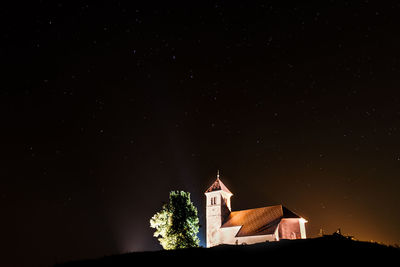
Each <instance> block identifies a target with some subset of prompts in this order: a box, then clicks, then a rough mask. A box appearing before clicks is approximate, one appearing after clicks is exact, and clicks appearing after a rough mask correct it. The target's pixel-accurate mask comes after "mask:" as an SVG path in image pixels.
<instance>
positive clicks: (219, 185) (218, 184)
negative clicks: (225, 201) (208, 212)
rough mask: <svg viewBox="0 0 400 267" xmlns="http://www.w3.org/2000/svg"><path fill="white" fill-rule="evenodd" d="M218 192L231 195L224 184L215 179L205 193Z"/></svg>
mask: <svg viewBox="0 0 400 267" xmlns="http://www.w3.org/2000/svg"><path fill="white" fill-rule="evenodd" d="M218 190H222V191H225V192H226V193H229V194H231V195H233V194H232V192H231V191H229V189H228V188H227V187H226V186H225V185H224V183H223V182H222V181H221V180H220V179H219V178H217V180H215V182H214V183H213V184H212V185H211V186H210V187H209V188H208V189H207V191H206V193H209V192H212V191H218Z"/></svg>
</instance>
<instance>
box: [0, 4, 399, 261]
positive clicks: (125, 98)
mask: <svg viewBox="0 0 400 267" xmlns="http://www.w3.org/2000/svg"><path fill="white" fill-rule="evenodd" d="M135 2H139V1H126V2H124V1H80V3H76V2H74V3H72V1H29V4H28V3H25V4H24V3H23V2H18V3H14V4H7V5H3V6H2V7H1V8H0V20H1V31H0V36H1V37H0V38H1V42H0V48H1V49H0V57H1V58H0V60H1V65H2V69H3V70H2V71H1V73H2V75H1V80H2V82H1V86H0V88H1V90H0V118H1V132H0V136H1V139H0V140H1V152H0V155H1V173H0V175H1V178H0V210H1V217H0V218H1V219H0V229H1V245H0V246H1V248H0V249H1V251H2V254H3V255H2V257H1V261H4V262H5V264H11V263H15V264H18V265H24V264H25V265H42V264H45V265H46V264H54V263H56V262H63V261H67V260H73V259H82V258H92V257H101V256H103V255H110V254H116V253H122V252H127V251H142V250H159V249H161V246H160V245H159V243H158V241H157V239H156V238H154V237H153V236H152V234H153V232H154V229H151V228H150V224H149V219H150V218H151V217H152V215H153V214H154V213H155V212H157V211H158V210H159V209H160V208H161V205H162V203H163V202H166V201H167V200H168V194H169V191H170V190H186V191H189V192H191V195H192V200H193V202H194V204H195V205H196V206H197V208H198V210H199V216H200V222H201V225H202V228H201V230H200V234H199V236H200V239H201V242H202V243H201V244H202V245H204V242H205V237H204V228H205V220H204V219H205V217H204V216H205V196H204V191H205V190H206V189H207V188H208V187H209V186H210V185H211V184H212V182H214V180H215V179H216V173H217V170H218V169H219V170H220V172H221V180H222V181H223V182H224V184H225V185H226V186H227V187H228V188H229V189H230V190H231V191H232V192H233V194H234V196H233V197H232V208H233V210H240V209H248V208H256V207H263V206H268V205H275V204H283V205H285V206H287V207H288V208H289V209H291V210H293V211H294V212H296V213H298V214H299V215H301V216H303V217H304V218H306V219H307V220H308V221H309V223H308V225H307V234H308V236H309V237H316V236H318V233H319V231H320V229H321V228H322V229H324V231H325V232H326V233H332V232H334V231H336V229H337V228H339V227H340V228H341V230H342V233H344V234H348V235H353V236H355V238H357V239H360V240H368V241H369V240H374V241H379V242H384V243H385V244H395V243H400V227H399V225H400V209H399V205H400V196H399V188H400V179H399V176H400V49H399V47H400V32H399V29H400V18H399V14H400V3H399V2H398V1H376V2H375V1H317V2H318V3H312V2H309V1H307V2H308V4H302V3H297V4H293V3H289V2H286V3H283V2H284V1H242V2H241V3H240V2H238V1H186V2H187V3H186V4H182V3H179V4H176V3H171V1H158V2H157V1H141V2H146V4H143V3H142V4H138V3H135ZM193 2H199V3H196V4H195V3H193ZM200 2H201V3H200ZM248 2H252V3H251V4H250V3H248Z"/></svg>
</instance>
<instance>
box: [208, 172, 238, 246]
mask: <svg viewBox="0 0 400 267" xmlns="http://www.w3.org/2000/svg"><path fill="white" fill-rule="evenodd" d="M204 194H205V195H206V201H207V203H206V225H207V234H206V239H207V247H212V246H216V245H219V244H220V243H219V240H220V237H219V229H220V228H221V226H222V224H223V222H224V220H225V219H226V218H227V217H228V216H229V214H230V212H231V196H232V195H233V194H232V193H231V191H229V189H228V188H227V187H226V186H225V185H224V184H223V183H222V181H221V180H220V179H219V171H218V173H217V180H215V182H214V183H213V184H212V185H211V186H210V187H209V188H208V189H207V191H206V192H205V193H204Z"/></svg>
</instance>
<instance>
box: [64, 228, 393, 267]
mask: <svg viewBox="0 0 400 267" xmlns="http://www.w3.org/2000/svg"><path fill="white" fill-rule="evenodd" d="M399 259H400V249H399V248H395V247H391V246H386V245H381V244H378V243H371V242H362V241H355V240H352V239H351V238H349V237H344V236H342V235H338V234H333V235H329V236H323V237H319V238H313V239H300V240H281V241H279V242H269V243H268V242H267V243H259V244H254V245H236V246H235V245H222V246H217V247H213V248H191V249H178V250H169V251H166V250H163V251H152V252H133V253H127V254H121V255H113V256H106V257H103V258H99V259H91V260H81V261H72V262H67V263H63V264H59V265H57V266H63V267H75V266H147V265H151V266H154V265H155V264H163V265H165V264H172V266H194V265H198V264H204V265H210V266H224V265H226V264H230V265H233V266H236V265H238V266H239V265H241V266H250V265H253V264H254V266H256V265H260V264H261V265H264V266H267V265H269V264H279V265H285V266H286V265H288V264H297V265H299V264H300V265H301V266H303V265H304V266H307V265H312V266H314V265H315V266H326V265H328V266H332V264H334V265H336V264H337V265H339V266H349V265H355V266H360V265H361V264H369V265H370V264H379V265H378V266H384V265H386V264H388V265H389V264H390V265H393V264H394V265H396V264H398V262H399Z"/></svg>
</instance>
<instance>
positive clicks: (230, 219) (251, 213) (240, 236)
mask: <svg viewBox="0 0 400 267" xmlns="http://www.w3.org/2000/svg"><path fill="white" fill-rule="evenodd" d="M205 195H206V200H207V205H206V228H207V229H206V239H207V247H213V246H217V245H221V244H232V245H233V244H240V245H241V244H254V243H260V242H267V241H279V240H280V239H300V238H306V229H305V223H306V222H307V221H306V220H305V219H303V218H301V217H300V216H298V215H297V214H295V213H294V212H292V211H290V210H289V209H287V208H286V207H284V206H282V205H275V206H268V207H262V208H256V209H248V210H241V211H232V209H231V197H232V195H233V194H232V193H231V191H229V189H228V188H227V187H226V186H225V185H224V184H223V183H222V181H221V180H220V179H219V174H218V175H217V180H216V181H215V182H214V183H213V184H212V185H211V186H210V187H209V188H208V189H207V191H206V192H205Z"/></svg>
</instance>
